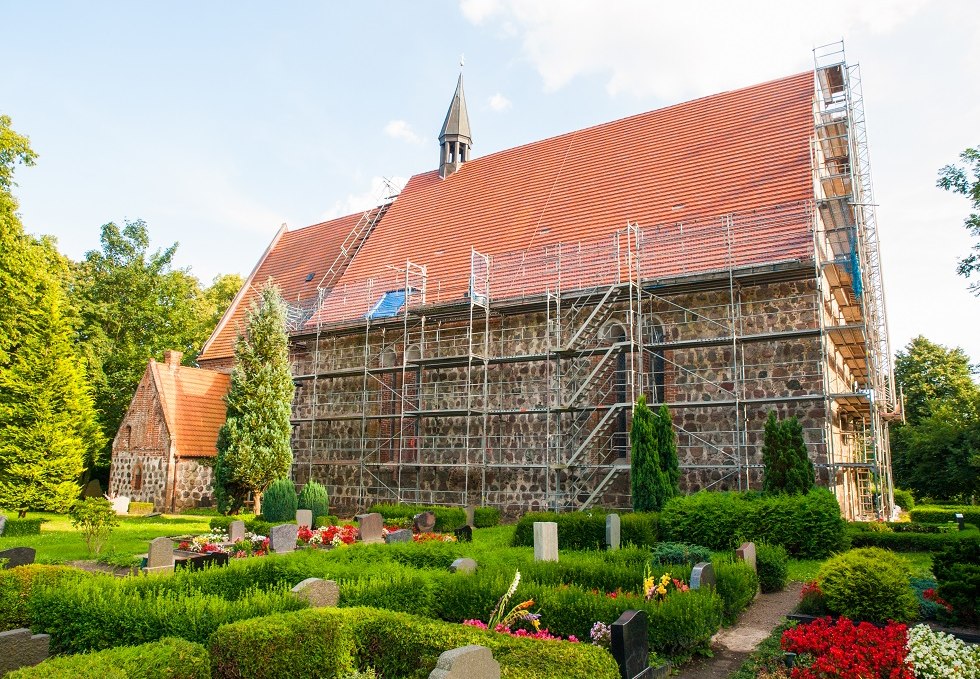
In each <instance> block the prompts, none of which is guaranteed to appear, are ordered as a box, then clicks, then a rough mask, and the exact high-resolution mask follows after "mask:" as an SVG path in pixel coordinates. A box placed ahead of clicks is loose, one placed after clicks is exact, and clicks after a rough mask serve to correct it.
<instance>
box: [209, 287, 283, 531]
mask: <svg viewBox="0 0 980 679" xmlns="http://www.w3.org/2000/svg"><path fill="white" fill-rule="evenodd" d="M285 327H286V305H285V303H284V302H283V301H282V297H281V296H280V294H279V288H278V287H276V286H275V285H273V284H272V282H271V281H269V282H267V283H266V285H265V286H264V287H263V288H262V293H261V295H260V298H259V300H258V301H257V303H256V304H254V305H253V306H252V309H251V311H250V312H249V315H248V320H247V323H246V328H245V333H244V334H243V335H239V337H238V340H237V341H236V343H235V367H234V369H233V370H232V373H231V389H230V391H229V392H228V396H227V397H226V402H227V404H228V416H227V419H226V421H225V424H224V426H222V428H221V432H220V433H219V435H218V459H217V462H216V469H215V486H216V495H217V498H218V501H219V507H220V508H221V509H222V510H224V511H235V510H237V509H238V508H239V507H241V505H242V504H243V502H244V499H245V495H246V494H247V493H248V492H251V493H252V497H253V507H254V511H255V513H256V514H258V513H259V510H260V507H261V497H262V493H263V491H264V490H265V489H266V488H267V487H268V486H269V484H270V483H272V482H273V481H275V480H276V479H278V478H283V477H287V476H289V471H290V467H291V465H292V461H293V456H292V451H291V450H290V447H289V439H290V431H291V429H290V424H289V415H290V409H291V405H292V400H293V380H292V375H291V374H290V372H289V354H288V349H287V338H286V330H285Z"/></svg>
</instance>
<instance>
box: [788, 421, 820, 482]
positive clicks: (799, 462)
mask: <svg viewBox="0 0 980 679" xmlns="http://www.w3.org/2000/svg"><path fill="white" fill-rule="evenodd" d="M783 428H784V435H783V436H784V439H785V441H786V456H787V458H788V460H789V464H788V465H787V472H786V488H785V490H786V492H787V493H789V494H790V495H805V494H807V493H809V492H810V491H811V490H812V489H813V484H814V476H815V473H814V469H813V462H811V461H810V455H809V454H808V453H807V449H806V441H805V440H804V438H803V425H802V424H800V421H799V420H798V419H796V418H795V417H791V418H789V419H788V420H786V421H785V422H783Z"/></svg>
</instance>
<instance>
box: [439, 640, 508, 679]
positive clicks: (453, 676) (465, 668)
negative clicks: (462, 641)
mask: <svg viewBox="0 0 980 679" xmlns="http://www.w3.org/2000/svg"><path fill="white" fill-rule="evenodd" d="M429 679H500V663H498V662H497V661H496V660H494V659H493V653H492V652H491V651H490V649H489V648H486V647H485V646H476V645H471V646H463V647H462V648H454V649H452V650H450V651H445V652H444V653H443V654H442V655H440V656H439V661H438V662H437V663H436V668H435V669H434V670H432V672H430V673H429Z"/></svg>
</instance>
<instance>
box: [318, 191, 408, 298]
mask: <svg viewBox="0 0 980 679" xmlns="http://www.w3.org/2000/svg"><path fill="white" fill-rule="evenodd" d="M393 202H394V198H389V199H387V200H386V201H385V202H383V203H381V204H380V205H378V206H377V207H372V208H369V209H368V210H365V211H364V214H363V215H361V218H360V219H359V220H357V224H355V225H354V228H353V229H351V231H350V233H349V234H347V238H345V239H344V242H343V243H342V244H341V246H340V252H338V253H337V256H336V257H335V258H334V260H333V263H332V264H331V265H330V268H329V269H327V272H326V273H325V274H323V278H321V279H320V282H319V283H318V284H317V286H316V287H317V289H318V290H326V291H329V290H330V289H331V288H333V286H334V285H335V284H336V283H337V281H338V280H339V279H340V276H341V275H342V274H343V273H344V271H346V270H347V266H348V265H349V264H350V263H351V260H353V259H354V256H355V255H356V254H357V252H358V250H360V249H361V245H363V244H364V241H366V240H367V237H368V236H370V235H371V232H372V231H373V230H374V227H375V226H377V225H378V222H380V221H381V218H382V217H384V216H385V213H386V212H388V208H389V207H391V204H392V203H393Z"/></svg>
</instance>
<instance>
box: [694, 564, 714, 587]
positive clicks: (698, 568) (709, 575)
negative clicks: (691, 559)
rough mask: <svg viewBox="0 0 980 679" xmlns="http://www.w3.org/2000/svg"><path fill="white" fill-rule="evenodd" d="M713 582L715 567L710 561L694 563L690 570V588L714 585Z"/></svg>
mask: <svg viewBox="0 0 980 679" xmlns="http://www.w3.org/2000/svg"><path fill="white" fill-rule="evenodd" d="M715 583H716V581H715V567H714V566H712V565H711V562H710V561H702V562H701V563H699V564H695V566H694V570H692V571H691V589H700V588H701V587H714V586H715Z"/></svg>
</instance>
